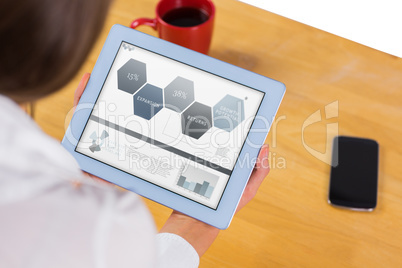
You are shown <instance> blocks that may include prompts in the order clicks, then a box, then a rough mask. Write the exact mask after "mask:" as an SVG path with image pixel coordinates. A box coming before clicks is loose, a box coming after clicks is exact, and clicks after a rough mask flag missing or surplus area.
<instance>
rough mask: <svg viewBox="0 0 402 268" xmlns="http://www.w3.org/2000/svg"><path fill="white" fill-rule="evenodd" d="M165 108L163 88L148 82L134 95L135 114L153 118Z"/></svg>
mask: <svg viewBox="0 0 402 268" xmlns="http://www.w3.org/2000/svg"><path fill="white" fill-rule="evenodd" d="M162 108H163V92H162V89H161V88H159V87H156V86H153V85H150V84H146V85H145V86H144V87H143V88H141V90H140V91H138V92H137V93H136V94H135V95H134V114H135V115H137V116H140V117H142V118H144V119H147V120H149V119H151V118H152V117H153V116H154V115H156V114H157V113H158V112H159V111H160V110H162Z"/></svg>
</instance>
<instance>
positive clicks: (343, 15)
mask: <svg viewBox="0 0 402 268" xmlns="http://www.w3.org/2000/svg"><path fill="white" fill-rule="evenodd" d="M240 1H242V2H245V3H248V4H251V5H254V6H257V7H260V8H262V9H265V10H268V11H271V12H273V13H275V14H278V15H281V16H284V17H287V18H290V19H293V20H296V21H298V22H302V23H304V24H307V25H310V26H313V27H315V28H318V29H321V30H324V31H327V32H330V33H332V34H336V35H339V36H341V37H344V38H347V39H349V40H352V41H355V42H358V43H361V44H363V45H366V46H369V47H372V48H375V49H378V50H380V51H383V52H386V53H389V54H392V55H395V56H398V57H402V1H401V0H337V1H325V0H321V1H320V0H302V1H301V0H276V1H273V0H240Z"/></svg>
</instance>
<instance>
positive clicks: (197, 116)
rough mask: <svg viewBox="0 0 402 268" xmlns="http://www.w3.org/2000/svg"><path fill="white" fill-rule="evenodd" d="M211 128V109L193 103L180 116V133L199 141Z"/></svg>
mask: <svg viewBox="0 0 402 268" xmlns="http://www.w3.org/2000/svg"><path fill="white" fill-rule="evenodd" d="M211 127H212V112H211V107H209V106H207V105H205V104H202V103H199V102H194V103H193V104H191V105H190V107H188V108H187V110H185V111H184V112H183V113H182V115H181V130H182V133H183V134H185V135H188V136H190V137H192V138H194V139H197V140H198V139H199V138H200V137H201V136H202V135H204V134H205V132H207V131H208V129H210V128H211Z"/></svg>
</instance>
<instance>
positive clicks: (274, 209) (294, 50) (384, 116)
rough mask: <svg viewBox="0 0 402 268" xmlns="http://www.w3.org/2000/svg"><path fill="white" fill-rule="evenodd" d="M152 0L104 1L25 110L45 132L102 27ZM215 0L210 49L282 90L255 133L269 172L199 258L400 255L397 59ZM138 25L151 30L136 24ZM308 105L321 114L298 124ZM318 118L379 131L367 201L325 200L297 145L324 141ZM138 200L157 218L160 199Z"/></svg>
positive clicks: (401, 262)
mask: <svg viewBox="0 0 402 268" xmlns="http://www.w3.org/2000/svg"><path fill="white" fill-rule="evenodd" d="M156 2H157V1H156V0H115V1H114V4H113V6H112V10H111V12H110V15H109V17H108V20H107V21H106V25H105V29H104V31H103V33H102V35H101V37H100V39H99V40H98V42H97V43H96V45H95V47H94V49H93V51H92V53H91V55H90V57H89V58H88V60H87V61H86V63H85V64H84V66H83V68H82V70H81V71H80V72H79V74H78V75H77V77H76V78H75V79H74V80H73V81H71V83H70V84H69V85H67V86H66V87H65V88H64V89H63V90H62V91H60V92H59V93H57V94H55V95H53V96H50V97H48V98H47V99H45V100H43V101H40V102H39V103H38V105H37V110H36V120H37V121H38V123H39V124H40V125H41V126H42V127H43V129H44V130H45V131H46V132H47V133H49V134H50V135H52V136H54V137H56V138H57V139H61V138H62V136H63V133H64V121H65V119H66V114H67V112H68V111H69V109H70V108H71V106H72V99H73V92H74V89H75V87H76V85H77V84H78V82H79V79H80V77H81V76H82V74H83V73H84V72H90V71H91V70H92V68H93V65H94V63H95V60H96V58H97V56H98V54H99V52H100V49H101V48H102V45H103V42H104V40H105V38H106V36H107V32H108V30H109V29H110V27H111V26H112V25H113V24H115V23H119V24H123V25H129V24H130V22H131V20H132V19H134V18H137V17H141V16H153V14H154V6H155V3H156ZM215 4H216V6H217V17H216V24H215V32H214V37H213V43H212V47H211V52H210V55H211V56H212V57H216V58H218V59H221V60H223V61H226V62H229V63H232V64H234V65H238V66H240V67H243V68H246V69H249V70H251V71H254V72H256V73H259V74H262V75H265V76H268V77H271V78H274V79H276V80H279V81H282V82H284V83H285V84H286V85H287V93H286V95H285V98H284V100H283V103H282V106H281V108H280V110H279V112H278V116H277V119H278V120H277V122H276V123H277V124H276V127H274V128H273V129H272V131H271V134H270V135H269V137H268V139H267V142H269V143H270V144H271V166H272V170H271V173H270V174H269V176H268V177H267V179H266V181H265V182H264V183H263V185H262V186H261V189H260V191H259V193H258V194H257V196H256V197H255V199H254V200H253V201H252V202H251V203H250V204H249V205H248V206H247V207H246V208H245V209H243V210H242V211H240V213H238V215H237V216H236V217H235V219H234V220H233V222H232V224H231V226H230V228H229V229H228V230H226V231H224V232H222V233H221V234H220V236H219V237H218V239H217V240H216V242H215V244H214V245H213V246H212V247H211V248H210V250H209V251H208V252H207V253H206V254H205V255H204V257H203V258H202V260H201V267H214V268H215V267H283V266H285V267H401V266H402V258H401V257H400V253H401V252H402V108H401V105H402V59H400V58H396V57H394V56H390V55H387V54H385V53H382V52H378V51H375V50H373V49H370V48H367V47H365V46H362V45H359V44H356V43H353V42H350V41H347V40H344V39H342V38H339V37H337V36H334V35H331V34H328V33H326V32H323V31H320V30H317V29H314V28H311V27H309V26H306V25H303V24H300V23H297V22H295V21H292V20H289V19H286V18H283V17H280V16H277V15H274V14H272V13H269V12H266V11H262V10H259V9H256V8H254V7H251V6H248V5H245V4H242V3H240V2H237V1H234V0H219V1H215ZM140 30H141V31H144V32H147V33H149V34H152V35H155V33H154V32H153V31H152V30H151V29H150V28H147V27H143V28H140ZM334 102H337V103H334ZM331 103H333V105H335V108H332V109H330V110H331V111H329V112H332V115H335V117H333V118H328V119H326V118H327V117H326V114H325V107H326V106H327V105H328V104H331ZM316 111H321V116H322V120H320V121H317V122H315V123H314V124H311V125H309V126H307V127H305V128H304V130H303V123H304V122H306V120H310V119H311V118H310V119H309V116H310V115H312V114H313V113H315V112H316ZM328 114H329V113H327V115H328ZM67 121H68V119H67ZM311 122H312V121H310V123H311ZM329 123H332V125H327V124H329ZM327 126H331V127H336V126H337V127H338V130H339V134H343V135H352V136H362V137H368V138H373V139H376V140H377V141H378V142H379V144H380V178H379V179H380V181H379V197H378V207H377V209H376V210H375V211H374V212H372V213H362V212H351V211H346V210H341V209H336V208H333V207H331V206H330V205H328V204H327V201H326V198H327V191H328V178H329V170H330V167H329V165H328V164H326V163H325V162H323V161H322V160H320V159H318V158H317V157H315V156H313V155H312V154H311V153H310V152H309V151H308V150H310V151H314V150H315V151H321V153H324V152H325V148H326V142H327V139H332V137H333V136H334V135H335V132H336V131H335V132H334V131H330V133H329V134H328V136H329V137H327ZM302 133H303V136H302ZM302 137H303V138H304V141H303V140H302ZM308 148H311V149H308ZM324 155H325V154H324ZM320 157H321V156H320ZM145 202H146V203H147V205H148V206H149V208H150V210H151V211H152V213H153V215H154V217H155V221H156V224H157V226H158V227H161V226H162V224H163V223H164V221H165V220H166V218H167V217H168V215H169V213H170V210H169V209H167V208H165V207H163V206H161V205H158V204H155V203H153V202H150V201H147V200H146V201H145Z"/></svg>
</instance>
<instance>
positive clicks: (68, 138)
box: [62, 25, 285, 229]
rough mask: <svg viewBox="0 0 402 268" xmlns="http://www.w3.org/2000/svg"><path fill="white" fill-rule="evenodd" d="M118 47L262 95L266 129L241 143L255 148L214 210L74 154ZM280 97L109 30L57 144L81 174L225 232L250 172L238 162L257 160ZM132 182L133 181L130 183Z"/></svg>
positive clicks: (184, 53) (207, 61)
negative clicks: (124, 44) (150, 54)
mask: <svg viewBox="0 0 402 268" xmlns="http://www.w3.org/2000/svg"><path fill="white" fill-rule="evenodd" d="M122 42H127V43H129V44H133V45H135V46H138V47H141V48H144V49H146V50H148V51H151V52H154V53H157V54H159V55H161V56H165V57H168V58H171V59H174V60H176V61H178V62H182V63H184V64H186V65H190V66H193V67H195V68H198V69H201V70H205V71H207V72H209V73H212V74H215V75H217V76H220V77H223V78H226V79H229V80H231V81H234V82H236V83H239V84H242V85H245V86H247V87H250V88H253V89H256V90H259V91H262V92H264V93H265V95H264V97H263V100H262V102H261V105H260V107H259V109H258V111H257V114H256V116H263V117H264V118H266V120H267V122H269V126H268V127H267V126H266V122H263V121H262V120H254V121H253V124H252V125H251V128H250V131H249V134H248V136H247V138H246V139H247V140H249V141H252V144H254V145H255V146H251V145H250V144H249V143H248V142H245V143H244V145H243V148H242V150H241V152H240V154H239V157H238V159H237V162H236V165H235V167H234V169H233V172H232V174H231V176H230V178H229V181H228V183H227V185H226V188H225V190H224V192H223V194H222V197H221V200H220V202H219V204H218V207H217V208H216V209H212V208H209V207H207V206H205V205H202V204H200V203H198V202H196V201H193V200H191V199H188V198H187V197H184V196H181V195H180V194H177V193H173V192H171V191H169V190H166V189H164V188H162V187H160V186H157V185H155V184H152V183H150V182H147V181H145V180H143V179H141V178H138V177H136V176H134V175H131V174H128V173H126V172H123V171H121V170H119V169H117V168H113V167H111V166H109V165H107V164H104V163H102V162H100V161H98V160H95V159H93V158H90V157H88V156H86V155H83V154H81V153H78V152H76V151H75V148H76V146H77V143H78V141H79V139H80V137H81V134H82V132H83V131H84V128H85V126H86V123H87V121H88V119H89V116H90V115H91V112H92V109H93V107H94V105H95V103H96V100H97V98H98V96H99V93H100V91H101V89H102V87H103V84H104V82H105V80H106V78H107V76H108V73H109V70H110V68H111V66H112V64H113V62H114V58H115V56H116V54H117V53H118V51H119V48H120V45H121V43H122ZM284 93H285V85H284V84H283V83H281V82H278V81H275V80H272V79H270V78H267V77H264V76H261V75H258V74H256V73H253V72H250V71H247V70H244V69H242V68H239V67H236V66H234V65H231V64H228V63H225V62H223V61H220V60H217V59H214V58H211V57H209V56H206V55H204V54H201V53H198V52H194V51H192V50H190V49H186V48H183V47H181V46H178V45H175V44H172V43H170V42H167V41H164V40H162V39H159V38H156V37H153V36H150V35H147V34H144V33H142V32H139V31H136V30H133V29H131V28H127V27H124V26H122V25H114V26H113V27H112V29H111V30H110V33H109V35H108V37H107V39H106V42H105V44H104V47H103V49H102V51H101V53H100V55H99V57H98V60H97V62H96V64H95V67H94V69H93V71H92V74H91V78H90V80H89V82H88V84H87V86H86V89H85V91H84V93H83V95H82V97H81V99H80V102H79V105H78V106H77V110H76V112H75V113H74V115H73V117H72V120H71V122H70V125H69V127H68V129H67V131H66V134H65V136H64V138H63V141H62V145H63V146H64V147H65V148H66V149H67V150H68V151H69V152H70V153H71V154H72V155H73V156H74V157H75V158H76V160H77V162H78V163H79V165H80V167H81V169H82V170H84V171H86V172H88V173H91V174H93V175H95V176H98V177H100V178H103V179H105V180H107V181H110V182H112V183H114V184H117V185H119V186H121V187H123V188H125V189H128V190H130V191H133V192H135V193H137V194H139V195H142V196H144V197H146V198H148V199H151V200H153V201H156V202H158V203H161V204H163V205H165V206H167V207H170V208H172V209H174V210H178V211H180V212H182V213H184V214H187V215H189V216H191V217H194V218H196V219H198V220H201V221H203V222H206V223H208V224H210V225H212V226H215V227H217V228H219V229H226V228H227V227H228V226H229V224H230V222H231V220H232V217H233V215H234V213H235V211H236V208H237V205H238V202H239V201H240V197H241V195H242V193H243V191H244V188H245V186H246V184H247V181H248V178H249V176H250V174H251V172H252V170H253V168H252V165H248V166H246V167H242V168H240V166H239V163H243V161H244V160H245V159H246V158H245V157H248V159H253V157H256V156H257V155H258V152H259V148H260V146H261V145H262V144H263V143H264V141H265V139H266V136H267V134H268V131H269V128H270V126H271V125H272V122H273V120H274V117H275V114H276V112H277V110H278V108H279V104H280V102H281V100H282V98H283V95H284ZM133 177H134V178H136V179H133Z"/></svg>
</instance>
